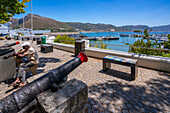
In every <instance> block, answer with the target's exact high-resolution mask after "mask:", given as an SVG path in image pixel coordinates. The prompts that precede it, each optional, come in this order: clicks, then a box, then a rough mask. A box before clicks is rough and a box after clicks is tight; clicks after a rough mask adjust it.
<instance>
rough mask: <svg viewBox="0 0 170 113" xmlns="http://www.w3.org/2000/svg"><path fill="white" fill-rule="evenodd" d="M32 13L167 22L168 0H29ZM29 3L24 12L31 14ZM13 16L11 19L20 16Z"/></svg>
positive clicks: (89, 20) (57, 17) (126, 21)
mask: <svg viewBox="0 0 170 113" xmlns="http://www.w3.org/2000/svg"><path fill="white" fill-rule="evenodd" d="M32 1H33V14H38V15H40V16H43V17H49V18H53V19H55V20H57V21H62V22H83V23H104V24H113V25H116V26H122V25H149V26H159V25H167V24H170V0H32ZM30 4H31V3H30V2H29V3H26V5H28V7H27V8H25V10H26V14H28V13H31V5H30ZM22 17H23V15H22V14H20V15H15V16H14V18H22Z"/></svg>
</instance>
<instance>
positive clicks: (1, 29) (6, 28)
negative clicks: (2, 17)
mask: <svg viewBox="0 0 170 113" xmlns="http://www.w3.org/2000/svg"><path fill="white" fill-rule="evenodd" d="M10 24H11V22H8V23H6V24H0V34H2V35H6V34H9V32H10Z"/></svg>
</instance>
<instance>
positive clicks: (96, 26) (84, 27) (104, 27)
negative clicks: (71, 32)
mask: <svg viewBox="0 0 170 113" xmlns="http://www.w3.org/2000/svg"><path fill="white" fill-rule="evenodd" d="M67 24H68V25H70V26H71V27H73V28H74V29H82V30H85V31H90V30H96V29H98V30H110V29H116V26H114V25H110V24H108V25H106V24H101V23H99V24H91V23H80V22H79V23H78V22H77V23H76V22H68V23H67Z"/></svg>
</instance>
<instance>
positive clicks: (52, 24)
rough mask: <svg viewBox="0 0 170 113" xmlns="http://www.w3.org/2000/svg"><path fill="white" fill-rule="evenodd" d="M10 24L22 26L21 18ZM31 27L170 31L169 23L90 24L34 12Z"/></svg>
mask: <svg viewBox="0 0 170 113" xmlns="http://www.w3.org/2000/svg"><path fill="white" fill-rule="evenodd" d="M24 21H25V22H24V23H25V28H31V14H28V15H26V16H25V18H24ZM11 22H12V25H11V27H13V28H14V29H15V28H22V26H23V18H21V19H15V18H12V19H11ZM33 25H34V26H33V28H34V29H37V30H43V29H53V30H55V31H61V28H63V29H62V31H63V30H65V31H75V30H83V31H110V30H111V29H114V30H115V31H134V30H141V31H144V29H146V28H151V29H152V31H165V32H168V31H170V25H165V26H157V27H149V26H147V25H126V26H120V27H116V26H114V25H111V24H101V23H99V24H92V23H80V22H59V21H56V20H54V19H51V18H47V17H42V16H39V15H36V14H33Z"/></svg>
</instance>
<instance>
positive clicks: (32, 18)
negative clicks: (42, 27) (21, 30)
mask: <svg viewBox="0 0 170 113" xmlns="http://www.w3.org/2000/svg"><path fill="white" fill-rule="evenodd" d="M31 35H32V43H33V15H32V0H31Z"/></svg>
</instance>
